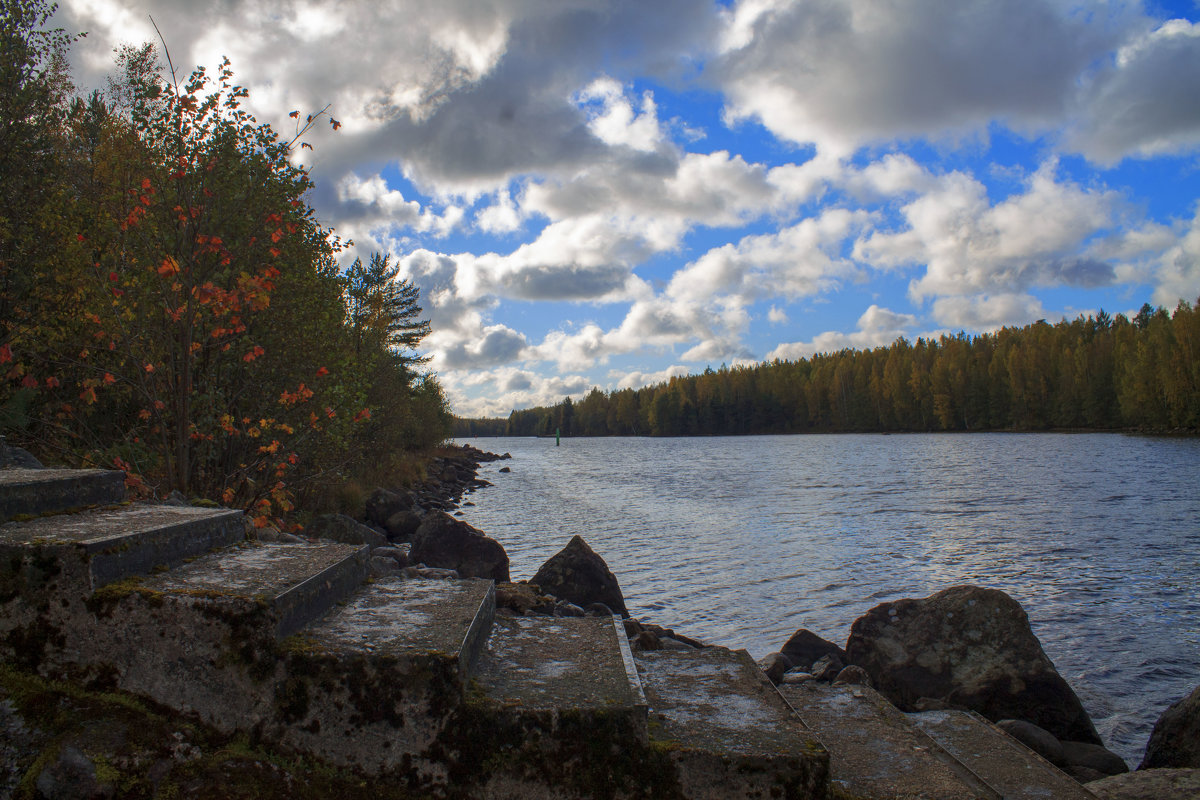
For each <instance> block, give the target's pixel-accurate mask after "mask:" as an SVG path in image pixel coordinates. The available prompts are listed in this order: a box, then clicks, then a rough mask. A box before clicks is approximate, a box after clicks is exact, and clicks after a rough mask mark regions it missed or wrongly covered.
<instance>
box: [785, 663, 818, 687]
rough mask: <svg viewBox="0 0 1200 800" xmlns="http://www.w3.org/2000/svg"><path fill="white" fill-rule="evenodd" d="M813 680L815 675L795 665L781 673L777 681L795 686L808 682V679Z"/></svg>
mask: <svg viewBox="0 0 1200 800" xmlns="http://www.w3.org/2000/svg"><path fill="white" fill-rule="evenodd" d="M815 680H816V677H815V676H813V674H812V673H811V672H805V671H804V670H803V669H801V668H800V667H797V668H796V669H790V670H788V671H787V672H785V673H783V678H782V680H780V681H779V683H780V684H782V685H784V686H795V685H797V684H801V683H808V682H809V681H815Z"/></svg>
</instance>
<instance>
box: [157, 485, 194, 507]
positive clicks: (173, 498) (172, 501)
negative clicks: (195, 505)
mask: <svg viewBox="0 0 1200 800" xmlns="http://www.w3.org/2000/svg"><path fill="white" fill-rule="evenodd" d="M162 504H163V505H164V506H186V505H188V499H187V497H185V496H184V494H183V492H181V491H179V490H178V489H172V490H171V493H170V494H168V495H167V496H166V497H164V498H163V501H162Z"/></svg>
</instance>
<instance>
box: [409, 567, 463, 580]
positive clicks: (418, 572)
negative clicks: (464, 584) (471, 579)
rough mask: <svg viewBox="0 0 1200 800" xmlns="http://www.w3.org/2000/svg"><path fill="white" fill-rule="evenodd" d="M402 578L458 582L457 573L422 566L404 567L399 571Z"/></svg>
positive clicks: (450, 570)
mask: <svg viewBox="0 0 1200 800" xmlns="http://www.w3.org/2000/svg"><path fill="white" fill-rule="evenodd" d="M400 577H402V578H409V579H412V578H425V579H427V580H438V581H448V580H458V573H457V572H455V571H454V570H452V569H441V568H439V567H427V566H425V565H424V564H417V565H415V566H411V567H405V568H404V569H402V570H400Z"/></svg>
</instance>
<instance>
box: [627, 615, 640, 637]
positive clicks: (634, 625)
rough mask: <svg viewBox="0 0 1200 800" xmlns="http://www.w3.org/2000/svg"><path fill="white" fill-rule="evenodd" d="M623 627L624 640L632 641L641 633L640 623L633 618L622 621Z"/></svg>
mask: <svg viewBox="0 0 1200 800" xmlns="http://www.w3.org/2000/svg"><path fill="white" fill-rule="evenodd" d="M623 622H624V625H625V638H627V639H632V638H633V637H634V636H637V635H638V634H639V633H641V632H642V623H640V622H638V621H637V620H636V619H634V618H633V617H629V618H628V619H625V620H623Z"/></svg>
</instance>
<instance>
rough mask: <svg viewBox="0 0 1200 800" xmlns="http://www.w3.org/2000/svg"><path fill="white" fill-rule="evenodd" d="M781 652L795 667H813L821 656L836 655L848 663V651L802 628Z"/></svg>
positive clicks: (793, 635)
mask: <svg viewBox="0 0 1200 800" xmlns="http://www.w3.org/2000/svg"><path fill="white" fill-rule="evenodd" d="M779 652H781V653H783V654H784V655H785V656H787V658H788V660H789V661H791V662H792V664H793V666H797V667H805V668H808V667H811V666H812V665H813V664H815V663H816V661H817V659H819V658H820V657H821V656H827V655H829V654H831V653H832V654H833V655H836V656H837V657H838V658H839V659H841V661H842V663H843V664H845V663H846V651H845V650H843V649H842V648H840V647H838V646H837V645H836V644H834V643H833V642H830V641H827V640H825V639H822V638H821V637H820V636H817V635H816V634H815V633H813V632H812V631H810V630H807V629H805V628H801V629H800V630H798V631H796V632H795V633H793V634H792V638H790V639H788V640H787V644H785V645H784V646H783V649H781V650H780V651H779Z"/></svg>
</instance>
